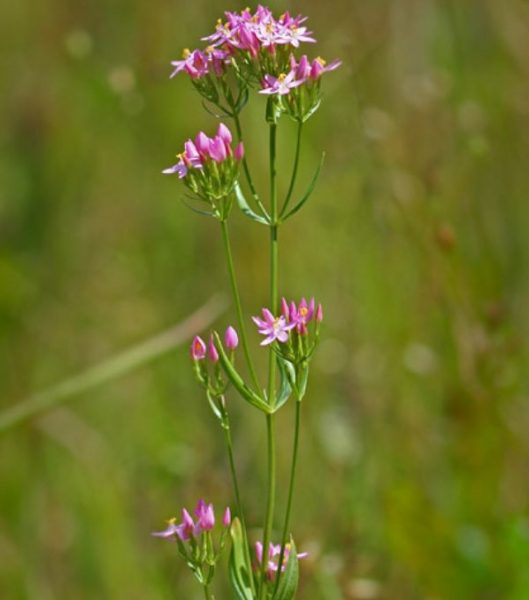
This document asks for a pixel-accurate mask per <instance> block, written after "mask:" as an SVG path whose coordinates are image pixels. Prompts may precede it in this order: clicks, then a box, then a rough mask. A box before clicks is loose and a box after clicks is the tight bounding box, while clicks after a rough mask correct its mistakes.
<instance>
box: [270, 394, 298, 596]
mask: <svg viewBox="0 0 529 600" xmlns="http://www.w3.org/2000/svg"><path fill="white" fill-rule="evenodd" d="M300 420H301V401H300V400H298V399H296V417H295V424H294V442H293V446H292V463H291V465H290V480H289V484H288V499H287V508H286V512H285V520H284V523H283V532H282V534H281V552H280V553H279V562H278V563H277V564H278V565H282V564H283V559H284V557H285V546H286V543H287V535H288V528H289V525H290V513H291V510H292V497H293V496H294V481H295V477H296V467H297V461H298V448H299V426H300ZM280 577H281V568H279V569H278V571H277V577H276V584H275V590H277V588H278V587H279V579H280Z"/></svg>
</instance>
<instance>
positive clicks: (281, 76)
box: [277, 73, 287, 81]
mask: <svg viewBox="0 0 529 600" xmlns="http://www.w3.org/2000/svg"><path fill="white" fill-rule="evenodd" d="M286 78H287V76H286V75H285V73H281V74H280V75H278V76H277V80H278V81H285V79H286Z"/></svg>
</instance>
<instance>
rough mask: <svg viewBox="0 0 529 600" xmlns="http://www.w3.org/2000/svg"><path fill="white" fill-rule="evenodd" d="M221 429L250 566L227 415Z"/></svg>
mask: <svg viewBox="0 0 529 600" xmlns="http://www.w3.org/2000/svg"><path fill="white" fill-rule="evenodd" d="M223 429H224V437H225V440H226V448H227V450H228V460H229V463H230V472H231V479H232V483H233V491H234V494H235V504H236V507H237V515H238V517H239V519H240V521H241V525H242V532H243V536H244V553H245V555H246V560H247V563H248V565H251V564H252V561H251V557H250V547H249V545H248V534H247V530H246V521H245V519H244V512H243V509H242V502H241V494H240V491H239V482H238V479H237V470H236V467H235V459H234V458H233V443H232V439H231V428H230V420H229V417H228V414H227V413H226V415H225V417H224V423H223ZM251 585H252V590H253V581H251Z"/></svg>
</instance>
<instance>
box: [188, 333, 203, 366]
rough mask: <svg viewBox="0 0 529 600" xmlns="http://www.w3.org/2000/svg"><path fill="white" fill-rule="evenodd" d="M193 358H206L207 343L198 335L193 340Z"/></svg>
mask: <svg viewBox="0 0 529 600" xmlns="http://www.w3.org/2000/svg"><path fill="white" fill-rule="evenodd" d="M191 358H192V359H193V360H202V359H204V358H206V343H205V342H204V340H203V339H202V338H201V337H200V336H198V335H196V336H195V337H194V338H193V341H192V342H191Z"/></svg>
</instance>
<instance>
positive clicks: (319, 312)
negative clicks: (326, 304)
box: [316, 304, 323, 323]
mask: <svg viewBox="0 0 529 600" xmlns="http://www.w3.org/2000/svg"><path fill="white" fill-rule="evenodd" d="M322 321H323V308H322V305H321V304H318V308H317V309H316V322H317V323H321V322H322Z"/></svg>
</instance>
